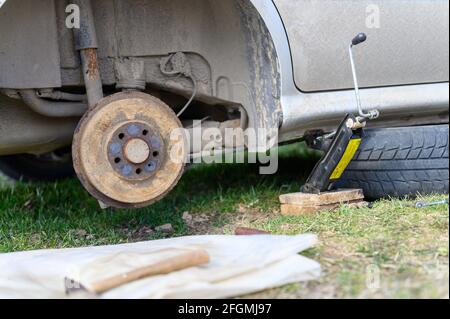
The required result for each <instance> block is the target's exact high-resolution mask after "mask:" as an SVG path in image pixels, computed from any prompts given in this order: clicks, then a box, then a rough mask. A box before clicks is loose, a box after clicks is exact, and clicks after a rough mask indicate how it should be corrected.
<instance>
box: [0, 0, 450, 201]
mask: <svg viewBox="0 0 450 319" xmlns="http://www.w3.org/2000/svg"><path fill="white" fill-rule="evenodd" d="M0 5H1V7H0V155H1V157H0V169H1V170H2V171H3V172H4V173H5V174H7V175H9V176H11V177H13V178H17V179H23V180H52V179H56V178H61V177H65V176H68V175H70V174H72V173H73V170H72V158H73V167H74V168H75V171H76V173H77V175H78V177H79V179H80V181H81V182H82V184H83V185H84V187H85V188H86V189H87V190H88V191H89V192H90V193H91V194H92V195H93V196H95V197H96V198H97V199H98V200H99V201H100V202H101V203H102V204H104V205H105V206H114V207H143V206H147V205H149V204H152V203H154V202H155V201H157V200H159V199H161V198H162V197H163V196H164V195H165V194H167V193H168V192H169V191H170V190H171V189H172V188H173V187H174V186H175V185H176V183H177V181H178V180H179V178H180V176H181V175H182V172H183V170H184V167H185V162H186V160H185V159H186V158H189V159H190V160H192V159H193V158H196V157H198V156H199V155H200V156H201V155H202V154H204V153H205V152H206V153H208V154H211V151H214V152H223V153H228V152H234V151H236V150H243V149H246V148H250V149H251V147H250V146H249V145H250V144H251V143H249V141H248V136H252V135H251V134H245V132H247V131H251V130H253V131H254V132H256V133H255V134H254V136H256V137H255V138H256V140H258V141H261V140H262V141H265V142H267V141H268V140H271V141H272V140H273V137H274V134H275V140H276V142H274V143H273V142H272V143H266V144H267V147H266V148H267V149H269V148H272V147H273V146H275V145H276V144H278V143H282V142H283V143H284V142H290V141H297V140H298V139H301V138H304V137H305V136H310V134H311V132H316V133H317V132H322V133H323V136H324V137H326V136H327V135H328V136H330V133H333V132H334V131H335V130H336V128H337V127H338V126H339V123H340V122H341V121H342V119H343V118H344V117H345V116H346V114H356V115H358V113H361V112H362V114H365V113H364V112H369V111H371V110H376V111H377V114H376V116H373V119H368V120H367V123H366V122H364V123H363V124H364V125H365V126H366V127H365V128H364V130H365V133H364V137H363V140H362V143H361V145H360V147H359V149H358V150H357V152H356V154H354V157H353V160H352V162H351V163H350V164H349V166H348V167H347V170H346V171H345V173H344V175H343V176H342V178H341V180H340V181H339V183H340V184H341V186H342V187H361V188H363V189H364V191H365V193H366V195H367V196H368V197H372V198H378V197H382V196H389V195H407V194H415V193H417V192H448V175H449V172H448V119H449V108H448V107H449V83H448V81H449V2H448V0H408V1H406V0H395V1H393V0H371V1H365V0H361V1H351V0H342V1H335V0H273V1H272V0H222V1H217V0H190V1H185V0H170V1H167V0H121V1H116V0H95V1H94V0H93V1H89V0H16V1H12V0H7V1H6V2H5V1H4V0H2V1H0ZM360 32H364V33H365V34H366V35H367V41H365V42H364V43H362V44H360V45H359V46H358V47H354V48H353V51H351V52H353V54H354V56H353V59H354V61H353V62H354V63H353V64H354V66H356V67H355V71H356V73H357V76H358V80H359V86H360V90H359V99H355V91H354V87H355V84H354V81H353V77H352V67H351V66H352V65H351V63H350V58H349V45H350V43H351V40H352V39H353V37H354V36H355V35H356V34H358V33H360ZM358 100H360V101H361V104H360V109H359V110H358V103H357V101H358ZM198 126H199V127H201V128H209V129H215V131H214V132H219V133H220V134H217V135H214V136H213V143H212V145H213V146H211V143H207V142H203V141H200V142H198V139H197V140H196V139H195V137H192V136H191V137H190V141H194V140H196V141H197V143H195V141H194V143H189V140H188V141H187V143H186V136H184V135H183V136H181V137H180V136H179V137H174V136H173V134H172V133H173V131H174V130H176V129H180V128H184V129H185V130H184V131H185V132H188V133H189V132H191V133H192V132H194V131H195V130H196V128H197V127H198ZM239 129H241V130H242V131H243V132H244V134H240V133H237V134H235V136H233V138H231V139H230V138H227V137H226V136H225V133H226V131H227V130H228V131H233V130H239ZM274 132H275V133H274ZM222 133H223V135H222ZM202 138H203V135H202V136H201V137H200V140H202ZM258 150H259V151H261V149H260V148H258ZM251 151H252V150H251ZM174 154H175V155H174ZM174 157H176V158H178V159H183V160H175V159H174Z"/></svg>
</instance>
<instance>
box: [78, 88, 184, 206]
mask: <svg viewBox="0 0 450 319" xmlns="http://www.w3.org/2000/svg"><path fill="white" fill-rule="evenodd" d="M180 128H182V125H181V122H180V121H179V119H178V118H177V116H176V115H175V113H174V112H173V111H172V109H170V108H169V106H167V105H166V104H165V103H164V102H162V101H161V100H159V99H157V98H155V97H152V96H150V95H148V94H144V93H141V92H122V93H116V94H114V95H111V96H108V97H106V98H104V99H102V100H101V101H100V102H99V103H98V104H97V105H96V106H95V107H94V108H93V109H92V110H89V111H88V112H87V113H86V114H85V115H84V116H83V118H82V120H81V121H80V123H79V125H78V128H77V130H76V131H75V135H74V141H73V146H72V148H73V149H72V152H73V162H74V168H75V171H76V173H77V175H78V177H79V179H80V181H81V183H82V184H83V186H84V187H85V188H86V189H87V191H88V192H89V193H90V194H91V195H93V196H94V197H95V198H97V199H98V200H99V201H101V202H102V203H104V204H105V205H107V206H110V207H117V208H137V207H145V206H148V205H150V204H152V203H154V202H156V201H158V200H159V199H161V198H162V197H164V196H165V195H166V194H167V193H168V192H169V191H170V190H171V189H172V188H173V187H174V186H175V185H176V184H177V182H178V180H179V179H180V177H181V175H182V173H183V169H184V159H185V157H186V152H187V148H186V145H185V136H184V134H183V132H182V130H178V131H177V129H180Z"/></svg>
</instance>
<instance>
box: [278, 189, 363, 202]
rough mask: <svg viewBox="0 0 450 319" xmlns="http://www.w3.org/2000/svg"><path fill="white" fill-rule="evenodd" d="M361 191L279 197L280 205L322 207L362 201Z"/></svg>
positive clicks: (297, 194) (338, 191) (352, 190)
mask: <svg viewBox="0 0 450 319" xmlns="http://www.w3.org/2000/svg"><path fill="white" fill-rule="evenodd" d="M363 199H364V193H363V191H362V190H361V189H345V190H337V191H332V192H324V193H320V194H306V193H292V194H285V195H281V196H280V203H281V204H289V205H300V206H323V205H332V204H336V203H338V204H340V203H347V202H351V201H357V200H363Z"/></svg>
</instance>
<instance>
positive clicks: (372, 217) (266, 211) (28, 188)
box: [0, 145, 449, 298]
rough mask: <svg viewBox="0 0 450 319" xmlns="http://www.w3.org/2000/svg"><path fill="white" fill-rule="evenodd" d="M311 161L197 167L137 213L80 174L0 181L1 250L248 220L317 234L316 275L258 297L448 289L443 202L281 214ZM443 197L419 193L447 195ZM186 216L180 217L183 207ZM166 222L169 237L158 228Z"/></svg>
mask: <svg viewBox="0 0 450 319" xmlns="http://www.w3.org/2000/svg"><path fill="white" fill-rule="evenodd" d="M314 163H315V157H314V155H313V154H312V153H308V152H306V151H305V150H303V149H302V148H300V147H298V145H292V146H287V147H282V150H281V151H280V160H279V166H280V169H279V172H278V174H276V175H271V176H262V175H259V172H258V166H257V165H250V164H222V165H198V166H193V167H192V168H190V169H189V170H188V171H187V172H186V173H185V175H184V177H183V178H182V180H181V182H180V184H179V185H178V186H177V187H176V188H175V189H174V190H173V192H171V193H170V195H169V196H167V197H166V198H165V199H164V200H162V201H161V202H159V203H157V204H155V205H153V206H151V207H149V208H146V209H140V210H113V209H107V210H101V209H100V208H99V207H98V204H97V202H96V201H95V200H94V199H93V198H91V197H90V196H89V195H88V194H87V193H86V192H85V191H84V190H83V189H82V187H81V185H80V184H79V182H78V181H77V180H76V179H73V180H66V181H62V182H57V183H52V184H34V185H26V184H21V183H19V184H16V185H14V186H3V187H0V252H13V251H21V250H31V249H42V248H62V247H79V246H87V245H100V244H117V243H124V242H133V241H140V240H150V239H157V238H163V237H167V236H183V235H190V234H220V233H226V234H228V233H232V232H233V230H234V228H235V227H237V226H249V227H254V228H259V229H263V230H268V231H271V232H273V233H276V234H298V233H307V232H308V233H316V234H318V235H319V237H320V244H319V245H318V246H317V247H316V248H314V249H311V250H309V251H307V252H306V253H305V254H306V255H307V256H308V257H311V258H313V259H315V260H317V261H319V262H320V263H321V264H322V266H323V272H324V274H323V276H322V278H321V279H319V280H317V281H312V282H308V283H301V284H295V285H289V286H286V287H282V288H278V289H273V290H269V291H265V292H261V293H258V294H255V295H252V296H250V297H257V298H266V297H274V298H277V297H279V298H355V297H356V298H364V297H368V298H442V297H448V295H449V280H448V279H449V257H448V250H449V237H448V235H449V233H448V223H449V214H448V206H444V205H441V206H435V207H428V208H424V209H416V208H415V207H414V205H413V204H414V201H413V200H407V199H405V200H398V199H393V200H383V201H378V202H376V203H374V205H373V207H372V208H360V209H357V208H348V207H344V206H343V207H341V208H340V209H339V210H337V211H335V212H323V213H321V214H318V215H308V216H298V217H283V216H281V215H279V214H278V210H279V203H278V196H279V195H280V194H282V193H288V192H295V191H297V190H298V189H299V187H300V186H301V184H302V182H304V180H305V178H306V176H307V174H308V172H309V171H310V170H311V169H312V167H313V165H314ZM443 198H444V196H442V195H435V196H427V197H425V198H423V199H424V200H437V199H443ZM185 212H189V214H190V215H191V216H192V219H191V220H189V221H185V220H184V219H183V218H182V217H183V213H185ZM166 223H171V224H172V225H173V228H174V231H173V233H171V234H165V233H160V232H157V231H155V230H154V228H155V227H156V226H158V225H162V224H166Z"/></svg>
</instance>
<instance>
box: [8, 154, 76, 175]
mask: <svg viewBox="0 0 450 319" xmlns="http://www.w3.org/2000/svg"><path fill="white" fill-rule="evenodd" d="M0 171H1V173H3V174H4V175H5V176H6V177H9V178H10V179H12V180H15V181H23V182H52V181H56V180H60V179H64V178H68V177H72V176H73V175H74V174H75V173H74V170H73V165H72V157H71V155H70V152H68V151H67V150H58V151H55V152H52V153H47V154H43V155H40V156H37V155H31V154H18V155H11V156H2V157H0Z"/></svg>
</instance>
